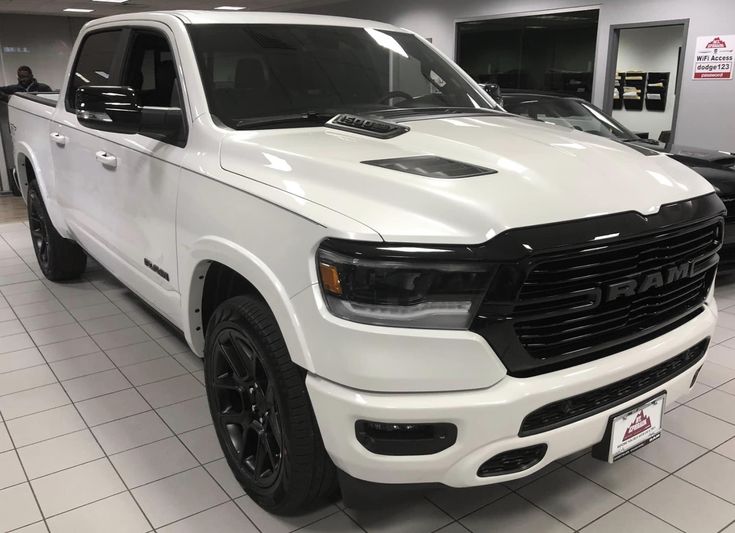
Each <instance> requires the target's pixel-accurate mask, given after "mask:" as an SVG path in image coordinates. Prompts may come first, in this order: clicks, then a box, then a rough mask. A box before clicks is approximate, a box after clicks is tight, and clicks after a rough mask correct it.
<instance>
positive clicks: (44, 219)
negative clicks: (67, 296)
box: [28, 180, 87, 281]
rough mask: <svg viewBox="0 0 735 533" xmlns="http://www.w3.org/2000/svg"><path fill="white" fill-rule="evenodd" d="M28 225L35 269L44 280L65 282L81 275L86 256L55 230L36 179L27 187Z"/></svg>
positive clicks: (84, 267) (72, 242) (79, 247)
mask: <svg viewBox="0 0 735 533" xmlns="http://www.w3.org/2000/svg"><path fill="white" fill-rule="evenodd" d="M28 222H29V224H30V227H31V239H32V240H33V250H34V251H35V252H36V259H37V260H38V266H39V267H41V271H42V272H43V275H44V276H46V278H47V279H49V280H51V281H67V280H72V279H77V278H78V277H79V276H81V275H82V274H83V273H84V270H85V269H86V268H87V254H86V253H84V250H82V248H81V246H79V245H78V244H77V243H75V242H74V241H72V240H70V239H65V238H64V237H62V236H61V235H60V234H59V232H58V231H56V228H55V227H54V225H53V223H52V222H51V218H50V217H49V216H48V211H46V206H45V205H44V203H43V198H42V197H41V192H40V191H39V189H38V183H36V181H35V180H34V181H31V183H30V184H29V185H28Z"/></svg>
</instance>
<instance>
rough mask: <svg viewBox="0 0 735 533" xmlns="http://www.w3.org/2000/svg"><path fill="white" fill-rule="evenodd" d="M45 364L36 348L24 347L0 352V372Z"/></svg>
mask: <svg viewBox="0 0 735 533" xmlns="http://www.w3.org/2000/svg"><path fill="white" fill-rule="evenodd" d="M43 364H46V361H45V360H44V358H43V357H41V352H39V351H38V349H37V348H26V349H25V350H18V351H17V352H10V353H4V354H0V373H5V372H12V371H13V370H20V369H22V368H29V367H31V366H38V365H43Z"/></svg>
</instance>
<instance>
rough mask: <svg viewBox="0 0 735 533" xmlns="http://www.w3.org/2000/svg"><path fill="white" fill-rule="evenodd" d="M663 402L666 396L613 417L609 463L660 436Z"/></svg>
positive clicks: (663, 395) (658, 397)
mask: <svg viewBox="0 0 735 533" xmlns="http://www.w3.org/2000/svg"><path fill="white" fill-rule="evenodd" d="M665 401H666V394H662V395H661V396H657V397H655V398H653V399H652V400H649V401H647V402H646V403H644V404H642V405H639V406H637V407H634V408H633V409H630V410H629V411H626V412H625V413H623V414H620V415H617V416H615V417H613V419H612V420H611V425H612V427H611V431H610V447H609V452H608V457H607V461H608V462H609V463H613V462H615V461H617V460H618V459H621V458H623V457H625V456H626V455H628V454H631V453H633V452H634V451H636V450H638V449H640V448H642V447H643V446H645V445H646V444H649V443H651V442H653V441H655V440H656V439H658V438H659V437H660V436H661V419H662V417H663V414H664V403H665Z"/></svg>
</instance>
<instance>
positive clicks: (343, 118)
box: [325, 114, 411, 139]
mask: <svg viewBox="0 0 735 533" xmlns="http://www.w3.org/2000/svg"><path fill="white" fill-rule="evenodd" d="M325 126H326V127H327V128H333V129H335V130H343V131H350V132H352V133H361V134H362V135H369V136H370V137H377V138H379V139H392V138H393V137H398V136H399V135H403V134H404V133H406V132H407V131H410V129H411V128H409V127H408V126H401V125H400V124H395V123H393V122H385V121H383V120H376V119H374V118H364V117H358V116H357V115H345V114H342V115H337V116H336V117H332V118H331V119H330V120H329V122H327V123H326V124H325Z"/></svg>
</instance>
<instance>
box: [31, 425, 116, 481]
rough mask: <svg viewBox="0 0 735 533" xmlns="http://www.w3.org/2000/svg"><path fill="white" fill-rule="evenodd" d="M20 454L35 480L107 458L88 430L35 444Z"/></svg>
mask: <svg viewBox="0 0 735 533" xmlns="http://www.w3.org/2000/svg"><path fill="white" fill-rule="evenodd" d="M18 454H19V455H20V460H21V461H23V466H24V467H25V469H26V473H27V474H28V478H29V479H31V480H33V479H36V478H38V477H41V476H46V475H48V474H53V473H54V472H59V471H61V470H64V469H66V468H71V467H73V466H77V465H80V464H82V463H88V462H90V461H94V460H95V459H99V458H101V457H103V456H104V453H103V452H102V449H101V448H100V447H99V445H98V444H97V441H95V439H94V437H93V436H92V433H90V431H89V430H88V429H84V430H82V431H78V432H76V433H70V434H68V435H63V436H61V437H56V438H54V439H49V440H45V441H42V442H38V443H36V444H31V445H30V446H26V447H24V448H20V449H19V450H18Z"/></svg>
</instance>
